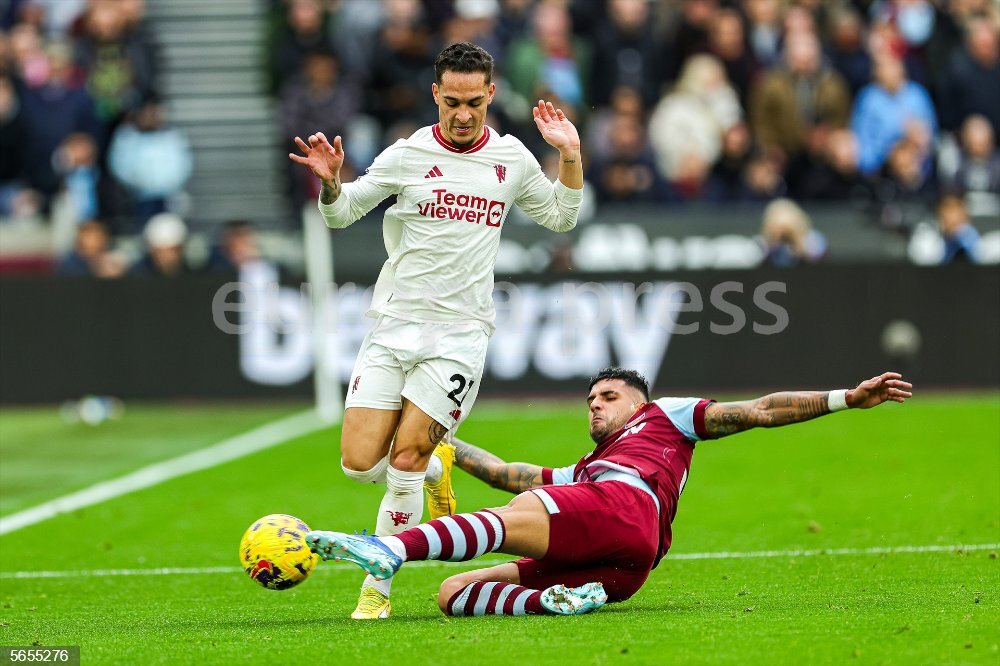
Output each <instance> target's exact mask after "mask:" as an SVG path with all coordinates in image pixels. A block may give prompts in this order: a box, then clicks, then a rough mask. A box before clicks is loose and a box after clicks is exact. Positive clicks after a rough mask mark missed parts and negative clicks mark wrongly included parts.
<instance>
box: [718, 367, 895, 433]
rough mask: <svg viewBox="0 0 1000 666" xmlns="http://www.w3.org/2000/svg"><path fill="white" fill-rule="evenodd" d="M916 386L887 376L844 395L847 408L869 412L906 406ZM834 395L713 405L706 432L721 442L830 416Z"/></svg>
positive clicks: (775, 395)
mask: <svg viewBox="0 0 1000 666" xmlns="http://www.w3.org/2000/svg"><path fill="white" fill-rule="evenodd" d="M911 388H913V385H912V384H910V383H909V382H905V381H903V380H902V375H900V374H898V373H895V372H886V373H883V374H881V375H879V376H877V377H872V378H871V379H868V380H866V381H863V382H861V384H859V385H858V387H857V388H854V389H850V390H848V391H847V392H846V394H845V395H844V399H845V401H846V402H847V407H851V408H858V409H869V408H871V407H875V406H876V405H880V404H882V403H883V402H886V401H889V400H892V401H893V402H904V401H905V400H906V399H907V398H909V397H910V396H911V395H913V394H912V393H910V392H909V389H911ZM829 398H830V392H829V391H825V392H818V391H796V392H784V393H772V394H771V395H766V396H764V397H763V398H758V399H757V400H746V401H744V402H722V403H718V402H716V403H712V404H711V405H709V406H708V407H707V408H706V409H705V431H706V432H707V433H708V434H709V436H711V437H714V438H718V437H725V436H726V435H732V434H733V433H737V432H741V431H743V430H750V429H751V428H758V427H761V428H774V427H776V426H783V425H788V424H790V423H801V422H802V421H808V420H810V419H814V418H816V417H817V416H823V415H824V414H829V413H830V407H829Z"/></svg>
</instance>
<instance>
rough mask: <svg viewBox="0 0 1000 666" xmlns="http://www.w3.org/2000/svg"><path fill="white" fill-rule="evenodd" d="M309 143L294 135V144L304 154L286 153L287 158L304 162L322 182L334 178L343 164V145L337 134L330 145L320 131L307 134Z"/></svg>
mask: <svg viewBox="0 0 1000 666" xmlns="http://www.w3.org/2000/svg"><path fill="white" fill-rule="evenodd" d="M308 140H309V143H306V142H305V141H303V140H302V139H300V138H299V137H295V145H297V146H298V147H299V150H301V151H302V152H303V154H304V156H303V155H296V154H295V153H288V159H290V160H292V161H293V162H296V163H298V164H304V165H305V166H307V167H309V170H310V171H312V172H313V174H314V175H315V176H316V177H317V178H319V179H320V180H321V181H323V182H328V181H332V180H334V179H336V178H337V177H338V176H339V175H340V167H342V166H344V146H343V144H342V143H341V139H340V137H339V136H335V137H333V144H332V145H331V144H330V142H329V141H327V139H326V135H325V134H323V133H322V132H316V133H315V134H310V135H309V139H308Z"/></svg>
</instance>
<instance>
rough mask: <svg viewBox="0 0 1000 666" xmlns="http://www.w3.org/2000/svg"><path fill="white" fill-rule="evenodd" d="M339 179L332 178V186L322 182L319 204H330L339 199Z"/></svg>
mask: <svg viewBox="0 0 1000 666" xmlns="http://www.w3.org/2000/svg"><path fill="white" fill-rule="evenodd" d="M340 190H341V187H340V178H334V179H333V184H332V185H330V184H328V183H327V182H326V181H323V187H322V188H320V191H319V200H320V203H324V204H327V205H330V204H332V203H333V202H334V201H336V200H337V199H338V198H339V197H340Z"/></svg>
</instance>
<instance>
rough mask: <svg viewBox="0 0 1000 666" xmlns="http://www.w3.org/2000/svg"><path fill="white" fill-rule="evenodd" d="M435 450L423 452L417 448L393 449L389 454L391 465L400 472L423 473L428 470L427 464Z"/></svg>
mask: <svg viewBox="0 0 1000 666" xmlns="http://www.w3.org/2000/svg"><path fill="white" fill-rule="evenodd" d="M432 452H433V449H431V450H430V451H428V452H426V453H425V452H423V451H420V450H418V449H416V448H415V447H406V448H397V447H393V449H392V452H391V453H390V454H389V464H390V465H392V466H393V467H394V468H395V469H398V470H399V471H400V472H422V471H423V470H425V469H427V462H428V460H429V459H430V457H431V453H432Z"/></svg>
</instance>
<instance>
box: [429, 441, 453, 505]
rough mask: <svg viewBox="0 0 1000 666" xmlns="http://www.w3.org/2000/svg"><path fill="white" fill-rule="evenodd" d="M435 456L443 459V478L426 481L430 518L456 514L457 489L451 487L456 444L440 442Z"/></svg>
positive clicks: (435, 450)
mask: <svg viewBox="0 0 1000 666" xmlns="http://www.w3.org/2000/svg"><path fill="white" fill-rule="evenodd" d="M434 456H435V457H437V458H438V459H439V460H440V461H441V478H440V479H438V481H437V483H430V482H429V481H424V490H425V491H427V513H428V514H429V515H430V520H434V519H435V518H440V517H441V516H452V515H454V514H455V491H454V490H453V489H452V487H451V468H452V465H454V463H455V445H454V444H449V443H448V442H438V445H437V447H436V448H435V449H434Z"/></svg>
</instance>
